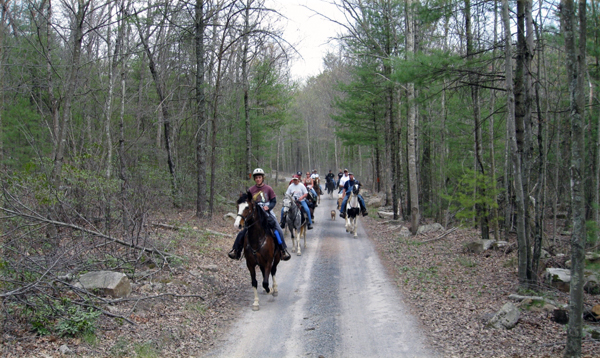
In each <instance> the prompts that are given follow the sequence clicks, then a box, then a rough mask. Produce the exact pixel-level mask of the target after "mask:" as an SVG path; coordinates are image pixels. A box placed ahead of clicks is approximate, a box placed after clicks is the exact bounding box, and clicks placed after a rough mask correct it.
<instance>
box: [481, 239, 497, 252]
mask: <svg viewBox="0 0 600 358" xmlns="http://www.w3.org/2000/svg"><path fill="white" fill-rule="evenodd" d="M481 241H482V243H481V244H482V246H483V251H487V250H489V249H491V248H493V247H494V246H495V245H496V240H481Z"/></svg>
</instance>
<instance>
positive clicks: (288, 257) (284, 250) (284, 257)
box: [279, 247, 292, 261]
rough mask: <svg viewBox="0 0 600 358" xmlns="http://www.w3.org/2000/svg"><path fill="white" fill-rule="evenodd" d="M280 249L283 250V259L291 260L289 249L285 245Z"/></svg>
mask: <svg viewBox="0 0 600 358" xmlns="http://www.w3.org/2000/svg"><path fill="white" fill-rule="evenodd" d="M279 250H280V251H281V259H282V260H283V261H287V260H289V259H290V258H291V257H292V255H290V253H289V252H287V250H286V249H284V248H283V247H282V248H280V249H279Z"/></svg>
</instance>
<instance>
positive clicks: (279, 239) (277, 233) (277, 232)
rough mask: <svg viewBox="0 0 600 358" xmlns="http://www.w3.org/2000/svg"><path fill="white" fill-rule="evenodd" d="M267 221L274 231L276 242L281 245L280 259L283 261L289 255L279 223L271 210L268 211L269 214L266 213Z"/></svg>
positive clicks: (288, 257)
mask: <svg viewBox="0 0 600 358" xmlns="http://www.w3.org/2000/svg"><path fill="white" fill-rule="evenodd" d="M267 221H268V223H269V226H270V227H272V228H273V231H274V233H275V238H276V239H277V243H278V244H279V246H280V247H281V259H282V260H283V261H287V260H289V259H290V257H291V256H290V254H289V253H288V252H287V251H286V248H287V245H286V244H285V239H284V238H283V230H282V229H281V227H280V226H279V223H278V222H277V219H276V218H275V214H273V213H272V212H269V215H267Z"/></svg>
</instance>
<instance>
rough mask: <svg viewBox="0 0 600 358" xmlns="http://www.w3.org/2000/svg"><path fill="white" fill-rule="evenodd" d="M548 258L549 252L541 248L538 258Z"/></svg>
mask: <svg viewBox="0 0 600 358" xmlns="http://www.w3.org/2000/svg"><path fill="white" fill-rule="evenodd" d="M532 252H533V251H532ZM549 258H550V253H549V252H548V251H546V250H544V249H542V250H541V251H540V259H549Z"/></svg>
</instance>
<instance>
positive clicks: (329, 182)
mask: <svg viewBox="0 0 600 358" xmlns="http://www.w3.org/2000/svg"><path fill="white" fill-rule="evenodd" d="M325 188H326V189H327V194H329V195H331V197H332V198H333V192H334V191H335V180H333V178H331V179H328V180H327V183H325Z"/></svg>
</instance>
